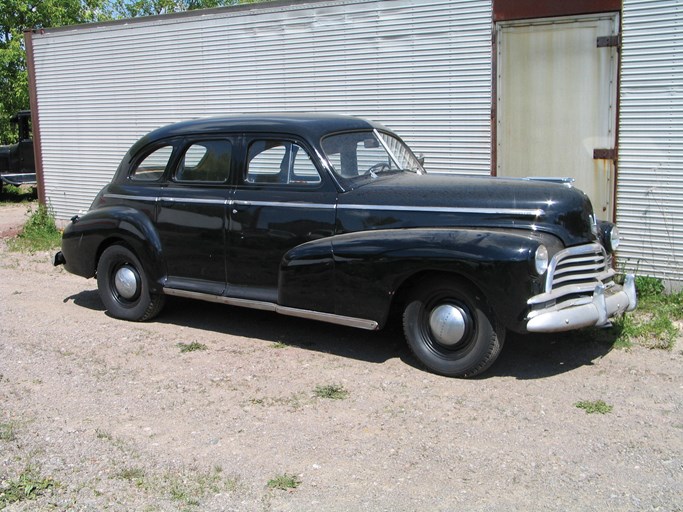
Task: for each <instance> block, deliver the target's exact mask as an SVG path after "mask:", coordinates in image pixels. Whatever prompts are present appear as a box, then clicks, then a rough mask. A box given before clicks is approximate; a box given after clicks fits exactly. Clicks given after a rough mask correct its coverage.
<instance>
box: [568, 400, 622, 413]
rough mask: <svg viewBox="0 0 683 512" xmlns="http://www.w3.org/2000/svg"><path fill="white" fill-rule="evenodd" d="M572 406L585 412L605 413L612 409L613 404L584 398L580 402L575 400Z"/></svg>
mask: <svg viewBox="0 0 683 512" xmlns="http://www.w3.org/2000/svg"><path fill="white" fill-rule="evenodd" d="M574 406H576V407H578V408H579V409H583V410H584V411H586V414H607V413H610V412H612V409H614V406H612V405H609V404H608V403H606V402H605V401H604V400H593V401H589V400H584V401H582V402H576V403H575V404H574Z"/></svg>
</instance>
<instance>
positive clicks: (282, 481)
mask: <svg viewBox="0 0 683 512" xmlns="http://www.w3.org/2000/svg"><path fill="white" fill-rule="evenodd" d="M299 485H301V480H300V479H299V478H298V477H297V476H296V475H288V474H287V473H285V474H284V475H278V476H276V477H275V478H272V479H270V480H268V488H269V489H280V490H281V491H286V490H288V489H296V488H297V487H299Z"/></svg>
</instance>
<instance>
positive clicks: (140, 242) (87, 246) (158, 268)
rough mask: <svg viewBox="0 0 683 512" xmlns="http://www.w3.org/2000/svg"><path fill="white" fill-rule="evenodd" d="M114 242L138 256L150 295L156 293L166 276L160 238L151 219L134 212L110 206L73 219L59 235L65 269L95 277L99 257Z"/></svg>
mask: <svg viewBox="0 0 683 512" xmlns="http://www.w3.org/2000/svg"><path fill="white" fill-rule="evenodd" d="M117 242H123V243H125V244H126V245H128V246H129V247H130V249H131V250H132V251H133V252H134V253H135V254H136V255H137V257H138V258H139V259H140V262H141V263H142V265H143V266H144V268H145V271H146V272H147V274H148V276H149V279H150V287H151V291H152V292H157V291H159V290H160V289H161V282H162V280H163V278H164V276H165V273H166V272H165V269H166V265H165V263H164V260H163V255H162V250H161V241H160V239H159V234H158V233H157V231H156V229H155V228H154V225H153V224H152V221H151V219H150V218H149V217H148V216H147V215H145V214H144V213H142V212H140V211H139V210H136V209H134V208H129V207H125V206H110V207H105V208H98V209H97V210H91V211H89V212H88V213H86V214H85V215H83V216H81V217H76V218H74V220H72V221H71V222H70V223H69V224H68V226H67V227H66V229H65V230H64V234H63V235H62V253H63V255H64V259H65V260H66V262H65V264H64V268H65V269H66V270H67V271H69V272H71V273H73V274H76V275H79V276H83V277H88V278H89V277H94V276H95V272H96V270H97V262H98V260H99V257H100V254H101V253H102V251H103V250H104V249H105V248H106V247H107V246H109V245H111V244H112V243H117Z"/></svg>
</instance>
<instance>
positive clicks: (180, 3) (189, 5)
mask: <svg viewBox="0 0 683 512" xmlns="http://www.w3.org/2000/svg"><path fill="white" fill-rule="evenodd" d="M257 1H259V0H2V3H0V144H9V143H12V142H15V141H16V137H17V134H16V132H15V130H14V129H13V127H12V126H11V124H10V121H9V120H10V117H11V116H12V115H14V114H15V113H16V112H17V111H19V110H23V109H28V108H29V96H28V76H27V72H26V51H25V47H24V39H23V31H24V30H25V29H35V28H54V27H61V26H65V25H75V24H79V23H89V22H96V21H106V20H112V19H119V18H134V17H138V16H150V15H156V14H169V13H173V12H181V11H188V10H193V9H206V8H212V7H223V6H228V5H235V4H239V3H255V2H257Z"/></svg>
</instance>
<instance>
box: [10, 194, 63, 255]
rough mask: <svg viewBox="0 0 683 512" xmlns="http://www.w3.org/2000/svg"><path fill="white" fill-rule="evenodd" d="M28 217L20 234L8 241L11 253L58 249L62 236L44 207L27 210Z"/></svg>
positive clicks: (48, 210) (50, 214)
mask: <svg viewBox="0 0 683 512" xmlns="http://www.w3.org/2000/svg"><path fill="white" fill-rule="evenodd" d="M27 214H28V215H29V218H28V220H27V221H26V224H24V228H23V229H22V231H21V233H19V234H18V235H17V236H16V237H15V238H13V239H12V240H10V242H9V244H8V246H9V249H10V250H11V251H17V252H36V251H47V250H50V249H53V248H55V247H58V246H59V244H60V242H61V238H62V234H61V232H60V231H59V230H58V229H57V225H56V224H55V217H54V215H53V214H52V212H51V211H50V209H49V208H48V207H47V206H45V205H42V204H41V205H38V208H37V209H36V210H33V211H32V210H31V208H29V209H28V211H27Z"/></svg>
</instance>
